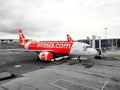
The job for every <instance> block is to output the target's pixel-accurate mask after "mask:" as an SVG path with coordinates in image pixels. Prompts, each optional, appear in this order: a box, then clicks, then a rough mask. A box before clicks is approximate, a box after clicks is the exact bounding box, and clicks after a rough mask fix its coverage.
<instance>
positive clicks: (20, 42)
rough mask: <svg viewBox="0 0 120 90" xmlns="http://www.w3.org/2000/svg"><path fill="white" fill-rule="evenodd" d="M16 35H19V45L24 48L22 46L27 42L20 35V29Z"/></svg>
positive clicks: (21, 34) (22, 35)
mask: <svg viewBox="0 0 120 90" xmlns="http://www.w3.org/2000/svg"><path fill="white" fill-rule="evenodd" d="M18 33H19V45H21V46H22V47H24V45H25V44H26V43H27V42H28V40H26V39H25V36H24V34H23V33H22V30H21V29H19V30H18Z"/></svg>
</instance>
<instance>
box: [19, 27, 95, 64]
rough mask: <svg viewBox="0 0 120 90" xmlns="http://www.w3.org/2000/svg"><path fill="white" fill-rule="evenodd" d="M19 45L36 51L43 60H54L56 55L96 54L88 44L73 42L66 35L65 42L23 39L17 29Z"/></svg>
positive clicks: (20, 31)
mask: <svg viewBox="0 0 120 90" xmlns="http://www.w3.org/2000/svg"><path fill="white" fill-rule="evenodd" d="M18 32H19V38H20V40H19V45H21V46H22V47H23V48H25V49H27V50H28V51H36V52H37V53H38V56H39V59H40V60H44V61H54V60H55V56H56V55H64V56H66V55H69V56H78V60H79V61H80V62H81V60H80V56H89V55H95V54H97V51H96V49H94V48H91V47H90V45H88V44H86V43H82V42H74V41H73V40H72V38H71V37H70V36H69V35H67V40H68V41H66V42H36V41H33V42H31V41H28V40H26V39H25V36H24V34H23V33H22V30H21V29H19V30H18Z"/></svg>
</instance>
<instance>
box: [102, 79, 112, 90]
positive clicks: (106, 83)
mask: <svg viewBox="0 0 120 90" xmlns="http://www.w3.org/2000/svg"><path fill="white" fill-rule="evenodd" d="M109 80H110V78H109V79H107V80H106V82H105V83H104V85H103V87H102V89H101V90H103V89H104V88H105V86H106V85H107V83H108V82H109Z"/></svg>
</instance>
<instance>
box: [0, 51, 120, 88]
mask: <svg viewBox="0 0 120 90" xmlns="http://www.w3.org/2000/svg"><path fill="white" fill-rule="evenodd" d="M36 58H37V55H36V54H35V53H34V52H22V51H17V52H11V51H10V50H9V51H4V50H3V51H2V50H1V51H0V62H1V63H0V72H3V71H8V72H11V73H13V74H15V75H16V76H17V77H16V78H14V79H9V80H5V81H2V82H0V86H1V87H0V90H120V61H119V60H115V59H113V58H111V59H110V60H109V58H105V59H102V60H95V59H93V58H89V59H88V60H82V62H81V63H78V62H77V61H76V60H65V62H63V63H60V64H58V65H56V64H54V62H42V61H39V60H38V59H36ZM16 65H18V66H19V67H15V66H16ZM86 65H92V67H90V68H86Z"/></svg>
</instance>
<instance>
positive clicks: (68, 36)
mask: <svg viewBox="0 0 120 90" xmlns="http://www.w3.org/2000/svg"><path fill="white" fill-rule="evenodd" d="M67 40H68V42H74V41H73V40H72V38H71V37H70V35H68V34H67Z"/></svg>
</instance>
